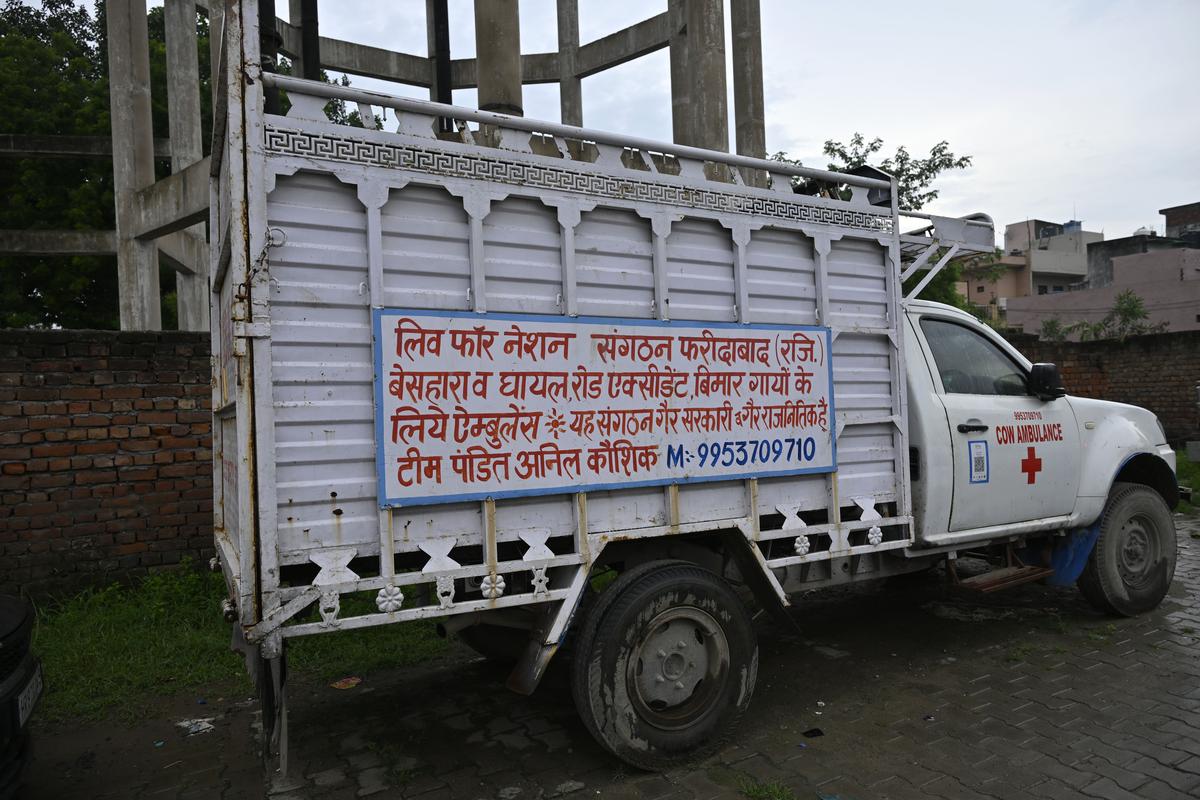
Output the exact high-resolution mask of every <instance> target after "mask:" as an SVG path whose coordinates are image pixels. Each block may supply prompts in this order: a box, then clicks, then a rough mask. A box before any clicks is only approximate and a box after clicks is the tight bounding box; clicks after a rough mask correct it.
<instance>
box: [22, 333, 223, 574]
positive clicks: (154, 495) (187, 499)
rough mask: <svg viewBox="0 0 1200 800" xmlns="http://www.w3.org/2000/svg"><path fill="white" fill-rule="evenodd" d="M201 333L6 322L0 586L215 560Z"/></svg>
mask: <svg viewBox="0 0 1200 800" xmlns="http://www.w3.org/2000/svg"><path fill="white" fill-rule="evenodd" d="M210 391H211V390H210V383H209V344H208V334H206V333H187V332H174V331H172V332H163V333H129V332H112V331H25V330H0V552H2V553H3V558H2V559H0V592H8V593H13V592H17V591H19V590H22V591H26V592H33V593H39V594H44V593H46V592H55V591H62V590H69V589H74V588H78V587H80V586H84V585H88V584H95V583H100V582H107V581H110V580H114V579H117V578H124V577H128V576H131V575H137V574H141V573H145V572H147V571H151V570H154V569H156V568H163V567H165V566H168V565H173V564H177V563H179V561H180V560H181V559H183V558H184V557H185V556H190V557H191V558H193V559H195V560H197V561H207V560H208V558H209V557H210V556H211V555H212V552H211V551H212V450H211V444H212V438H211V418H210V414H209V405H210Z"/></svg>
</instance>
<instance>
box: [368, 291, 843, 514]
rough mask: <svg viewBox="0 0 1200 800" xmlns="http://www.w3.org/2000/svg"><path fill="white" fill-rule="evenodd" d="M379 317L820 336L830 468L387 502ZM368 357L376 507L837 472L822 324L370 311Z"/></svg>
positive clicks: (829, 364) (828, 337)
mask: <svg viewBox="0 0 1200 800" xmlns="http://www.w3.org/2000/svg"><path fill="white" fill-rule="evenodd" d="M384 314H413V315H416V316H424V317H445V318H457V319H471V320H474V319H480V320H489V319H494V320H504V321H508V322H556V323H564V322H567V323H575V324H582V325H617V326H620V325H638V326H652V327H660V328H672V327H674V328H710V329H719V330H740V331H756V330H758V331H803V332H816V333H819V334H821V335H822V336H823V337H824V344H825V366H826V368H827V369H828V370H829V426H830V444H831V447H830V451H831V455H832V456H833V463H832V464H831V465H830V466H828V467H803V468H800V469H790V470H789V469H784V470H771V471H767V472H745V473H738V474H735V475H712V476H705V477H695V478H660V479H657V480H649V481H613V482H612V483H592V484H584V485H573V486H562V487H559V488H556V489H554V488H552V489H512V490H509V491H504V490H501V491H491V492H472V493H468V494H453V495H435V496H424V497H402V498H401V497H388V496H387V480H386V478H385V477H384V471H383V470H384V465H383V424H382V422H381V420H380V418H379V414H380V409H381V408H383V384H384V381H383V349H382V345H381V343H380V338H381V336H380V333H381V332H380V329H379V325H380V320H381V319H382V318H383V315H384ZM371 352H372V357H373V361H374V372H375V374H374V382H375V409H374V417H375V420H374V422H375V479H376V485H377V487H378V490H377V493H378V501H379V507H380V508H381V509H382V508H401V507H408V506H428V505H436V504H439V503H465V502H470V501H478V500H486V499H488V498H491V499H493V500H500V499H504V498H510V497H531V496H535V495H549V494H577V493H579V492H607V491H614V490H619V489H642V488H646V487H649V486H669V485H671V484H677V485H678V484H693V483H712V482H713V481H743V480H747V479H749V478H779V477H786V476H788V475H816V474H822V473H829V472H837V411H836V409H835V404H834V395H835V394H836V392H835V391H834V388H833V334H832V331H831V330H830V328H829V327H828V326H826V325H777V324H743V323H740V322H705V321H703V320H682V319H681V320H661V319H636V318H631V317H596V316H580V317H564V316H560V315H557V314H515V313H510V312H487V313H484V314H479V313H476V312H474V311H470V310H468V309H462V310H458V311H443V310H435V309H425V308H379V307H375V308H372V309H371Z"/></svg>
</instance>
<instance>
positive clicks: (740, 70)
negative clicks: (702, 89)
mask: <svg viewBox="0 0 1200 800" xmlns="http://www.w3.org/2000/svg"><path fill="white" fill-rule="evenodd" d="M729 17H730V19H729V22H730V25H731V27H732V28H733V120H734V131H735V144H736V146H737V152H738V153H739V154H740V155H743V156H752V157H754V158H765V157H766V155H767V126H766V112H765V109H764V104H763V77H762V17H761V15H760V14H759V0H730V3H729ZM742 178H743V180H745V181H746V182H747V183H752V184H753V185H755V186H766V175H765V174H763V173H761V172H760V171H758V170H743V174H742Z"/></svg>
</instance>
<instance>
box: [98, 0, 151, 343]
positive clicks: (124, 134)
mask: <svg viewBox="0 0 1200 800" xmlns="http://www.w3.org/2000/svg"><path fill="white" fill-rule="evenodd" d="M105 16H106V17H107V23H106V25H107V32H108V94H109V107H110V116H111V118H112V143H113V156H112V162H113V199H114V201H115V203H114V205H115V206H116V212H117V214H116V216H117V284H118V293H119V298H118V299H119V304H120V308H121V329H122V330H158V329H160V328H162V308H161V303H162V300H161V297H160V292H159V285H158V250H157V248H156V247H155V245H154V242H152V241H140V240H138V239H135V238H134V237H133V235H132V232H131V230H130V227H131V225H132V223H133V221H134V218H135V211H136V209H135V207H134V195H135V193H136V192H137V191H138V190H139V189H144V188H146V187H147V186H149V185H150V184H152V183H154V130H153V119H152V117H151V110H150V41H149V34H148V32H147V30H146V0H109V2H108V6H107V13H106V15H105Z"/></svg>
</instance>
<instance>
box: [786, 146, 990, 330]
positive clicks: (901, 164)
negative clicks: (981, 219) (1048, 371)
mask: <svg viewBox="0 0 1200 800" xmlns="http://www.w3.org/2000/svg"><path fill="white" fill-rule="evenodd" d="M881 150H883V140H882V139H880V138H878V137H876V138H874V139H871V140H870V141H867V139H866V137H865V136H863V135H862V134H861V133H855V134H854V135H853V136H851V137H850V141H849V142H846V143H842V142H837V141H834V140H833V139H828V140H826V142H825V146H824V147H823V148H822V151H823V153H824V154H825V155H826V156H827V157H828V158H829V159H831V160H830V161H829V164H828V166H827V167H826V168H827V169H828V170H830V171H831V172H848V171H850V170H852V169H855V168H857V167H861V166H864V165H867V164H870V162H871V160H872V158H873V157H875V156H876V155H877V154H878V153H879V152H880V151H881ZM771 159H772V160H774V161H780V162H783V163H785V164H793V165H795V166H803V163H802V162H800V161H798V160H796V159H792V158H789V157H788V155H787V153H784V152H782V151H780V152H778V153H775V154H774V155H772V156H771ZM970 165H971V156H960V155H956V154H955V153H954V152H952V151H951V150H950V143H949V142H946V141H941V142H938V143H937V144H935V145H934V146H933V147H932V148H930V150H929V155H928V156H925V157H923V158H918V157H914V156H913V155H912V154H911V153H910V152H909V151H908V148H907V147H905V146H904V145H900V146H899V147H897V148H896V151H895V153H894V154H893V155H891V156H888V157H886V158H884V159H883V160H882V161H878V162H877V163H876V164H873V165H872V166H878V167H879V169H882V170H883V171H884V172H887V173H888V174H890V175H892V176H893V177H894V178H895V179H896V186H897V190H898V192H899V198H898V200H899V202H900V207H901V208H902V209H906V210H909V211H919V210H921V209H922V208H924V207H925V205H926V204H927V203H930V202H932V201H934V200H936V199H937V197H938V190H937V189H935V188H933V184H934V181H936V180H937V179H938V177H939V176H941V175H942V174H944V173H946V172H948V171H951V170H957V169H966V168H967V167H969V166H970ZM793 183H794V184H795V186H796V191H797V192H800V193H802V194H814V195H825V196H837V197H841V198H843V199H846V198H845V193H843V192H842V191H841V190H840V189H839V188H838V187H831V186H829V184H827V183H826V182H823V181H808V180H804V179H800V178H797V179H794V180H793ZM941 255H942V253H940V252H939V253H936V254H935V255H933V256H932V257H931V258H930V259H929V261H930V263H936V262H937V260H938V259H939V258H940V257H941ZM994 261H995V257H994V256H984V257H982V258H979V259H975V260H974V262H973V265H974V266H973V267H972V268H975V269H979V268H983V267H984V265H985V264H990V263H993V262H994ZM963 269H964V267H963V265H962V264H960V263H957V262H956V263H951V264H947V265H946V267H945V268H944V269H942V271H941V272H939V273H938V274H937V275H936V276H935V277H934V279H933V280H932V281H930V282H929V285H927V286H926V287H925V288H924V289H923V290H921V299H922V300H933V301H936V302H939V303H946V304H948V305H952V306H957V307H959V308H964V309H965V308H969V307H970V304H969V303H967V300H966V298H964V297H963V296H962V295H961V294H959V293H958V289H957V284H958V282H959V281H961V280H962V276H963ZM922 277H923V273H918V274H916V275H914V276H912V278H910V279H909V280H908V281H906V282H905V284H904V291H905V292H908V291H910V290H911V289H912V288H913V287H914V286H916V284H917V283H918V282H919V281H920V280H921V278H922Z"/></svg>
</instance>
